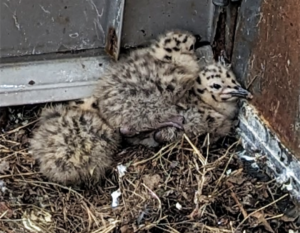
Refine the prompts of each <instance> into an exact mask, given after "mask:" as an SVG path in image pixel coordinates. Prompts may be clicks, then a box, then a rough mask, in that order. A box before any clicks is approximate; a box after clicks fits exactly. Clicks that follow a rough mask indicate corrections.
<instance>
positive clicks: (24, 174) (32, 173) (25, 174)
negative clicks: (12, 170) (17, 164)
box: [0, 172, 40, 179]
mask: <svg viewBox="0 0 300 233" xmlns="http://www.w3.org/2000/svg"><path fill="white" fill-rule="evenodd" d="M36 174H40V172H31V173H30V172H29V173H19V174H11V175H3V176H0V179H3V178H7V177H12V176H30V175H36Z"/></svg>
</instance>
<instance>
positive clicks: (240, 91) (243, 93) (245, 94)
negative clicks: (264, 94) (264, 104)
mask: <svg viewBox="0 0 300 233" xmlns="http://www.w3.org/2000/svg"><path fill="white" fill-rule="evenodd" d="M229 94H231V95H232V96H234V97H239V98H245V99H252V98H253V96H252V94H251V93H250V92H249V91H247V90H246V89H244V88H242V87H241V86H238V87H237V89H235V90H234V91H232V92H230V93H229Z"/></svg>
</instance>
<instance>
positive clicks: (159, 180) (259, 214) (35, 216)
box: [0, 108, 296, 233]
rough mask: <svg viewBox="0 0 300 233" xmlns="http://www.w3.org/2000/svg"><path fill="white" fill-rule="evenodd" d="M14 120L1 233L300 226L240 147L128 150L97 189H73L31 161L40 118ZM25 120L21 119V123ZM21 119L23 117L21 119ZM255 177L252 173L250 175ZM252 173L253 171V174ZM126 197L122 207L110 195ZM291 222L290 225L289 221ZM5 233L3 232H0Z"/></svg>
mask: <svg viewBox="0 0 300 233" xmlns="http://www.w3.org/2000/svg"><path fill="white" fill-rule="evenodd" d="M13 110H14V111H15V112H14V111H12V112H11V113H10V115H18V114H19V113H20V112H21V113H22V114H21V116H22V118H21V119H20V120H18V121H16V120H15V119H13V117H11V118H10V120H9V124H8V126H7V129H6V131H5V132H4V133H2V134H1V135H0V230H2V231H4V232H32V231H36V232H74V233H75V232H76V233H77V232H90V233H108V232H122V233H125V232H203V233H206V232H207V233H208V232H212V233H217V232H218V233H223V232H224V233H233V232H287V231H288V229H294V228H295V224H294V222H295V220H296V218H295V219H293V218H291V217H287V215H286V214H285V212H283V211H286V210H287V209H288V208H284V207H286V206H290V207H293V206H294V205H293V204H292V201H291V199H290V198H289V197H288V195H287V194H284V193H283V192H282V191H281V190H280V188H279V187H278V186H277V185H276V183H275V182H274V181H270V180H263V179H262V178H257V177H256V178H255V177H254V176H255V174H253V175H252V176H250V175H249V174H247V173H246V171H245V168H244V167H243V164H242V163H241V161H239V160H238V159H237V156H236V151H237V148H238V146H239V142H238V141H236V142H234V141H232V139H231V140H229V139H226V140H224V142H222V143H220V145H218V147H214V148H212V147H210V146H207V144H208V142H209V137H207V138H206V140H204V143H203V140H202V141H201V143H200V142H198V141H197V140H192V139H189V138H187V137H186V136H184V137H183V138H182V141H180V142H177V143H174V144H171V145H167V146H165V147H163V148H161V149H160V150H159V151H152V150H149V149H146V148H144V147H134V148H128V149H126V150H124V151H123V152H121V153H120V154H119V155H117V156H116V159H117V160H118V162H119V164H122V165H125V166H126V167H127V171H126V173H125V175H124V176H122V177H119V174H118V171H117V169H116V168H115V169H114V170H113V171H112V172H111V173H109V174H108V175H107V177H108V178H107V179H106V180H105V181H103V182H102V183H101V184H99V185H98V186H94V187H89V188H86V189H74V188H70V187H65V186H62V185H59V184H56V183H52V182H48V181H47V180H45V179H44V177H42V175H41V174H40V173H39V172H38V167H37V166H36V165H35V162H34V161H33V159H32V157H31V155H30V154H29V153H28V150H27V147H28V136H30V135H31V130H32V127H33V125H34V123H35V121H36V119H37V115H38V114H37V110H38V109H34V111H33V110H31V108H29V110H28V109H27V108H14V109H13ZM18 116H19V115H18ZM19 118H20V117H19ZM248 172H249V169H248ZM250 173H251V170H250ZM118 189H119V190H120V192H121V196H120V198H119V205H118V206H117V207H115V208H112V207H111V204H112V197H111V194H112V193H113V192H114V191H116V190H118ZM283 220H285V221H283ZM0 232H1V231H0Z"/></svg>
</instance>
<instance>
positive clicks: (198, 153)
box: [183, 134, 206, 166]
mask: <svg viewBox="0 0 300 233" xmlns="http://www.w3.org/2000/svg"><path fill="white" fill-rule="evenodd" d="M183 136H184V138H185V139H186V140H187V142H188V143H189V144H190V145H191V147H192V148H193V150H194V152H195V153H196V154H197V155H198V157H199V160H200V162H201V163H202V166H205V165H206V162H205V161H206V159H205V158H204V156H203V155H202V154H201V152H200V151H199V150H198V148H197V147H196V146H195V145H194V144H193V143H192V142H191V141H190V139H189V138H188V137H187V136H186V134H183Z"/></svg>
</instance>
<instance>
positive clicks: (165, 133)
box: [153, 127, 184, 144]
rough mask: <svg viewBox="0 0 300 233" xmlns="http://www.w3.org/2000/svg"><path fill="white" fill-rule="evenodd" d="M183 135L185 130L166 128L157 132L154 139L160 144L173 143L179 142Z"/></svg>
mask: <svg viewBox="0 0 300 233" xmlns="http://www.w3.org/2000/svg"><path fill="white" fill-rule="evenodd" d="M183 133H184V131H183V130H178V129H177V128H175V127H166V128H163V129H160V130H157V131H156V132H155V133H154V135H153V138H154V140H155V141H156V142H158V143H159V144H162V143H171V142H174V141H177V140H179V139H180V138H181V137H182V135H183Z"/></svg>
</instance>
